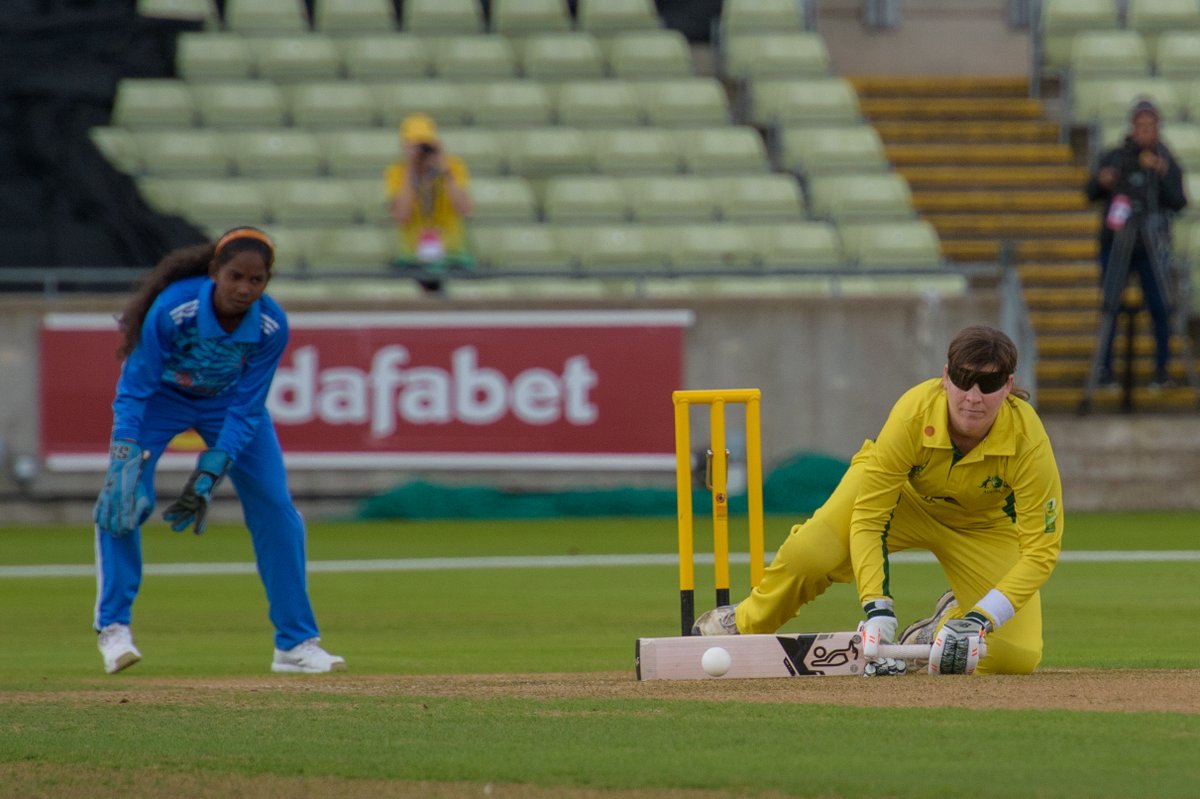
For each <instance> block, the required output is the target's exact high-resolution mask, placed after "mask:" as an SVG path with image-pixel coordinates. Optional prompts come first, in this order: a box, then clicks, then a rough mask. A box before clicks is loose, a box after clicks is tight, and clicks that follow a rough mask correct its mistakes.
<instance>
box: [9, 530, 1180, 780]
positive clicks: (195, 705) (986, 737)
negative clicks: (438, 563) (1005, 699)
mask: <svg viewBox="0 0 1200 799" xmlns="http://www.w3.org/2000/svg"><path fill="white" fill-rule="evenodd" d="M789 524H790V520H788V519H779V518H772V519H768V526H767V548H768V551H773V549H774V547H776V546H778V544H779V543H780V541H781V540H782V538H783V537H784V536H785V535H786V533H787V529H788V526H789ZM704 537H705V530H704V529H703V528H702V527H700V528H699V529H698V530H697V542H698V543H699V542H702V541H704ZM743 540H744V539H739V538H738V531H737V529H736V525H735V531H734V539H733V544H732V549H733V550H734V551H744V544H742V543H740V542H741V541H743ZM1066 548H1067V550H1068V551H1071V550H1089V551H1097V550H1111V551H1122V550H1143V551H1144V550H1172V551H1175V550H1182V551H1188V552H1194V551H1196V550H1200V519H1198V518H1197V517H1196V516H1195V515H1192V514H1107V515H1091V514H1073V515H1072V516H1071V517H1070V519H1069V521H1068V528H1067V533H1066ZM144 550H145V553H146V561H147V563H148V564H162V563H189V564H196V563H249V562H250V561H251V560H252V556H251V550H250V545H249V541H248V537H247V535H246V534H245V532H244V530H243V529H241V528H240V527H239V526H236V525H215V526H214V527H212V528H211V529H210V531H209V533H208V534H207V535H205V536H203V537H200V538H197V537H194V536H191V535H183V534H173V533H171V532H170V531H169V530H168V529H167V528H166V527H165V526H163V525H160V524H156V525H152V526H150V527H149V528H147V531H146V533H145V541H144ZM674 551H675V530H674V520H673V519H670V518H666V519H603V520H586V519H583V520H581V519H562V520H548V521H536V522H534V521H470V522H454V521H448V522H404V521H397V522H389V523H382V522H372V523H352V522H332V521H327V522H316V523H313V524H311V526H310V540H309V554H310V559H311V560H312V561H313V562H314V563H315V562H320V561H333V560H377V559H410V558H432V557H457V558H465V557H491V556H511V555H534V556H536V555H560V556H561V555H566V556H571V557H574V556H586V555H596V554H630V553H638V554H641V553H658V554H670V553H673V552H674ZM91 561H92V533H91V530H90V528H87V527H84V526H78V527H70V528H66V527H7V528H3V529H0V574H5V573H4V572H3V571H2V570H3V568H6V567H14V566H35V565H39V564H76V565H87V564H90V563H91ZM1198 569H1200V563H1198V562H1197V561H1195V560H1174V561H1169V560H1168V561H1160V560H1155V561H1149V562H1137V561H1134V562H1129V561H1114V562H1080V561H1067V562H1064V563H1062V564H1060V565H1059V567H1058V569H1057V571H1056V572H1055V574H1054V575H1053V577H1052V578H1051V580H1050V582H1049V584H1048V585H1047V586H1046V588H1045V589H1044V590H1043V598H1044V607H1045V620H1046V655H1045V660H1044V661H1043V664H1042V666H1043V669H1045V670H1047V671H1048V672H1062V671H1063V670H1075V669H1079V670H1104V671H1106V672H1107V671H1111V670H1127V669H1157V670H1194V671H1193V672H1189V673H1191V674H1194V675H1195V678H1194V679H1193V681H1192V685H1195V683H1196V682H1197V681H1200V669H1197V660H1198V654H1200V647H1198V646H1197V644H1196V643H1195V639H1196V630H1197V628H1196V624H1195V619H1197V618H1200V592H1198V591H1196V589H1195V583H1196V575H1197V573H1198V572H1197V570H1198ZM696 573H697V581H698V585H697V605H698V607H700V608H704V607H707V606H708V605H709V604H710V603H711V567H710V566H703V565H697V572H696ZM676 579H677V578H676V571H675V568H674V566H672V565H669V564H658V565H644V566H571V567H558V568H505V569H480V568H453V569H438V570H423V571H367V572H338V571H314V572H313V573H312V574H311V576H310V588H311V593H312V597H313V602H314V605H315V607H316V610H317V614H318V618H319V620H320V622H321V627H322V631H323V636H324V641H325V643H326V644H327V645H328V647H329V648H330V649H331V650H332V651H336V652H338V653H339V654H343V655H345V656H346V658H347V661H348V663H349V667H350V672H349V674H347V675H330V676H321V677H300V678H298V679H296V678H291V679H289V678H284V677H281V676H275V675H271V674H270V673H269V671H268V666H269V662H270V655H271V635H270V628H269V625H268V623H267V620H266V603H265V601H264V599H263V596H262V589H261V586H260V584H259V582H258V579H257V577H256V576H254V575H253V574H252V573H238V574H202V575H184V576H172V575H163V574H154V573H151V574H148V575H147V576H146V577H145V579H144V581H143V587H142V593H141V596H140V597H139V599H138V603H137V605H136V606H135V617H134V630H135V634H136V636H137V641H138V644H139V646H140V647H141V649H142V652H143V654H144V656H145V660H144V661H143V662H142V663H140V664H138V665H137V666H135V667H134V668H132V669H130V670H129V671H128V672H126V673H123V674H120V675H116V676H112V677H110V676H107V675H104V674H103V673H102V669H101V666H100V659H99V655H98V653H97V652H96V649H95V642H94V634H93V633H92V631H91V629H90V627H91V612H92V604H93V601H94V592H95V582H94V578H93V577H91V576H88V575H86V574H81V575H79V576H51V577H45V576H41V577H30V576H9V575H5V576H0V609H3V610H2V612H3V617H4V621H5V624H4V632H5V636H4V640H5V651H4V655H3V659H2V662H3V666H2V667H0V795H13V796H53V795H66V793H67V792H70V791H71V790H73V789H74V788H78V787H79V784H78V783H76V782H73V780H74V781H84V784H85V785H86V788H87V789H88V790H89V791H90V793H89V794H88V795H96V796H105V795H117V794H119V793H122V790H123V788H122V786H124V787H125V788H126V789H128V790H132V791H133V794H135V795H147V796H166V795H175V794H178V793H179V792H181V791H182V792H187V793H192V794H194V795H220V793H221V790H220V789H219V788H214V787H213V786H229V785H231V784H234V783H230V782H229V781H230V780H234V781H235V783H236V790H237V791H238V792H242V793H244V794H245V795H249V796H257V795H262V796H268V795H269V796H274V795H282V794H283V793H286V792H287V786H288V785H300V786H302V787H303V790H302V795H314V796H315V795H321V794H322V793H323V792H325V789H329V793H330V794H331V795H334V794H337V795H356V794H358V793H359V791H356V790H354V788H355V786H357V787H358V788H360V789H362V792H364V793H365V792H370V793H377V794H378V795H380V796H388V795H397V796H400V795H403V796H410V795H411V796H421V795H445V796H458V795H462V796H468V795H470V796H474V795H483V793H484V792H485V791H492V790H494V791H496V792H497V793H496V795H511V796H522V795H528V796H567V797H576V796H578V797H583V796H589V797H590V796H608V795H611V796H614V797H615V796H621V797H635V796H636V797H657V796H664V797H668V796H669V797H681V796H826V797H831V796H847V797H851V796H977V797H1030V796H1045V797H1064V796H1089V797H1090V796H1164V797H1170V796H1179V797H1184V796H1194V795H1195V791H1196V788H1195V786H1196V785H1197V784H1200V767H1198V766H1197V764H1196V759H1195V757H1194V752H1195V750H1196V748H1197V746H1198V745H1200V717H1198V716H1197V715H1196V714H1194V713H1188V712H1178V713H1171V712H1155V713H1151V712H1111V711H1103V710H1097V711H1089V712H1082V711H1062V710H1045V711H1039V710H1008V709H983V708H979V709H975V708H961V707H933V706H930V707H924V706H920V705H918V706H914V707H899V708H887V707H849V706H842V705H831V704H822V703H819V702H817V703H806V702H796V701H788V702H775V703H772V702H736V701H719V700H716V699H713V700H706V699H704V698H703V697H702V696H701V697H700V698H696V697H687V698H670V697H666V698H664V697H662V696H658V695H656V696H649V697H644V698H643V697H639V696H637V695H636V691H634V692H632V695H631V692H630V691H629V690H623V691H621V692H620V693H619V694H614V695H612V696H606V695H603V694H600V695H595V694H592V695H588V696H581V697H552V698H545V697H537V696H535V697H526V696H521V695H519V694H520V692H519V691H517V692H514V693H513V695H510V696H506V695H498V694H496V693H485V694H483V695H478V696H472V695H469V694H468V695H462V694H450V693H445V694H444V693H442V692H440V691H428V690H425V691H424V692H422V691H423V690H424V689H423V688H422V686H429V685H432V684H436V680H435V681H433V682H430V680H429V678H428V675H447V680H450V679H452V678H453V677H454V676H455V675H513V677H512V680H513V681H514V684H515V683H518V682H519V681H520V680H524V679H531V678H529V677H528V676H517V675H531V674H532V675H537V674H545V675H551V674H561V673H579V674H583V675H587V674H609V675H611V674H612V673H614V672H616V673H618V675H624V674H628V675H629V679H630V680H632V667H633V662H632V657H633V641H634V639H635V638H637V637H639V636H653V635H674V634H676V632H677V626H678V604H677V603H678V592H677V582H676ZM734 580H735V587H734V590H733V594H734V595H735V596H738V595H739V594H740V593H744V586H745V585H746V580H747V569H746V567H745V566H736V565H735V567H734ZM893 582H894V585H895V587H896V591H897V595H896V599H897V605H898V608H899V611H900V615H901V617H902V619H901V621H902V622H904V621H905V620H906V619H908V618H910V617H913V616H917V615H923V614H924V613H925V612H926V610H927V608H928V607H929V606H931V604H932V602H933V601H934V599H936V597H937V596H938V595H939V594H940V592H941V591H942V590H943V587H944V581H943V578H942V577H941V574H940V571H939V569H938V567H937V566H936V565H934V564H930V563H911V562H910V563H897V564H895V565H894V567H893ZM857 619H858V612H857V609H856V603H855V601H854V595H853V592H852V590H851V589H850V587H849V586H834V587H833V588H832V589H831V590H830V591H829V592H828V593H827V595H826V596H824V597H822V598H821V599H820V600H819V601H818V602H816V603H814V604H812V605H810V606H808V607H806V608H804V609H803V610H802V612H801V616H800V617H799V618H797V619H796V620H795V621H793V622H792V623H790V624H789V625H788V629H793V630H833V629H847V628H852V627H853V626H854V624H855V623H856V622H857ZM417 677H421V678H422V679H423V681H416V682H412V681H411V680H410V683H406V682H405V679H406V678H412V679H415V678H417ZM342 678H346V679H342ZM494 679H500V680H503V679H504V678H503V677H498V678H494ZM845 679H847V680H853V679H854V678H845ZM904 679H906V680H917V679H927V678H917V677H910V678H904ZM1031 679H1038V677H1037V676H1036V675H1035V677H1034V678H1031ZM602 684H603V683H602ZM847 685H849V686H851V687H852V686H853V685H854V683H847ZM971 685H972V686H978V688H977V690H978V691H980V692H981V695H983V694H986V692H987V691H988V681H987V679H983V678H981V679H978V680H975V681H974V682H972V683H971ZM406 686H407V687H406ZM131 770H132V771H131ZM131 775H132V776H131ZM131 780H132V782H131ZM180 780H184V782H180ZM264 780H265V781H266V782H264ZM297 781H298V782H297ZM206 786H207V787H206ZM264 786H265V787H264ZM330 786H336V787H337V790H333V789H332V788H330ZM346 786H350V788H347V787H346ZM368 786H373V787H368ZM381 786H383V787H381ZM431 786H433V787H431ZM438 786H441V787H438ZM505 786H508V787H507V789H506V787H505ZM228 790H230V791H232V790H234V788H228ZM505 790H508V791H509V792H508V793H505ZM206 791H207V792H206ZM339 791H341V792H342V793H338V792H339Z"/></svg>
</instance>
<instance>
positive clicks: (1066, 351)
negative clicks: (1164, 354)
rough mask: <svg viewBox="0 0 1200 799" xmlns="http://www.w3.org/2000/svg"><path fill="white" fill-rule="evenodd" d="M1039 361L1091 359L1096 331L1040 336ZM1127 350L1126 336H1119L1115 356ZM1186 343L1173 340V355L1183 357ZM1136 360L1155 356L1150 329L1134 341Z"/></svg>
mask: <svg viewBox="0 0 1200 799" xmlns="http://www.w3.org/2000/svg"><path fill="white" fill-rule="evenodd" d="M1037 348H1038V359H1039V360H1041V359H1043V358H1047V359H1050V358H1091V357H1092V354H1093V352H1094V351H1095V349H1096V330H1095V329H1094V328H1093V329H1092V330H1089V331H1087V332H1086V333H1058V334H1052V335H1045V336H1038V339H1037ZM1126 350H1127V347H1126V343H1125V336H1124V335H1118V336H1117V338H1116V341H1114V342H1113V356H1114V357H1116V358H1118V359H1121V358H1124V357H1125V352H1126ZM1183 351H1184V342H1183V340H1182V339H1179V338H1178V337H1172V339H1171V353H1172V354H1173V355H1175V356H1179V355H1182V354H1183ZM1133 354H1134V358H1135V359H1136V358H1148V357H1151V356H1153V355H1154V338H1153V337H1152V336H1151V335H1150V333H1149V327H1146V328H1145V329H1144V330H1143V331H1140V332H1139V334H1138V335H1137V336H1135V337H1134V339H1133Z"/></svg>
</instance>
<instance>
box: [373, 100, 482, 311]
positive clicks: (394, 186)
mask: <svg viewBox="0 0 1200 799" xmlns="http://www.w3.org/2000/svg"><path fill="white" fill-rule="evenodd" d="M400 138H401V141H402V142H403V144H404V160H403V161H402V162H401V161H397V162H396V163H393V164H390V165H389V166H388V167H387V169H386V170H385V172H384V182H385V184H386V185H385V190H386V192H387V196H388V201H389V203H390V206H389V208H390V212H391V215H392V219H394V220H395V222H396V224H397V225H398V227H399V235H400V254H399V257H398V258H397V259H396V263H397V265H399V266H404V267H415V268H419V269H422V270H423V271H425V272H426V273H429V275H430V276H429V277H426V278H422V279H421V283H422V285H424V286H425V288H427V289H431V290H435V289H437V288H439V287H440V280H438V279H437V277H436V275H437V274H439V273H441V272H444V271H445V270H446V269H449V268H455V267H459V268H470V267H471V266H473V265H474V259H473V258H472V257H471V254H470V251H469V250H468V248H467V234H466V218H467V217H468V216H469V215H470V213H471V195H470V192H469V183H470V172H469V171H468V170H467V164H466V162H465V161H464V160H463V159H462V158H461V157H460V156H457V155H453V154H451V153H449V152H447V151H446V147H445V145H444V144H443V143H442V142H441V140H440V139H439V137H438V129H437V124H436V123H435V122H434V121H433V118H432V117H430V116H429V115H428V114H409V115H408V116H406V117H405V118H404V120H403V121H402V122H401V124H400Z"/></svg>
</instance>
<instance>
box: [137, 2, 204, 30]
mask: <svg viewBox="0 0 1200 799" xmlns="http://www.w3.org/2000/svg"><path fill="white" fill-rule="evenodd" d="M137 13H138V14H139V15H140V16H143V17H158V18H160V19H173V20H199V21H200V22H202V23H203V24H204V29H205V30H206V31H216V30H217V29H219V28H220V27H221V15H220V14H218V13H217V7H216V5H215V4H214V3H213V0H137Z"/></svg>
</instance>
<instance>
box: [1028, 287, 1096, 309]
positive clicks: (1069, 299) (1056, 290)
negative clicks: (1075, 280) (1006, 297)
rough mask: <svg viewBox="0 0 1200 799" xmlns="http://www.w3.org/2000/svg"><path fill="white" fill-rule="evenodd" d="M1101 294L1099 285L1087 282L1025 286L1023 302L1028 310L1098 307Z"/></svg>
mask: <svg viewBox="0 0 1200 799" xmlns="http://www.w3.org/2000/svg"><path fill="white" fill-rule="evenodd" d="M1102 298H1103V295H1102V294H1101V292H1100V287H1099V286H1097V285H1092V284H1088V285H1085V286H1055V287H1052V288H1046V287H1042V286H1026V287H1025V303H1026V304H1027V305H1028V306H1029V308H1030V310H1035V311H1042V310H1060V309H1061V310H1062V311H1073V310H1075V309H1081V308H1099V307H1100V300H1101V299H1102Z"/></svg>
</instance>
